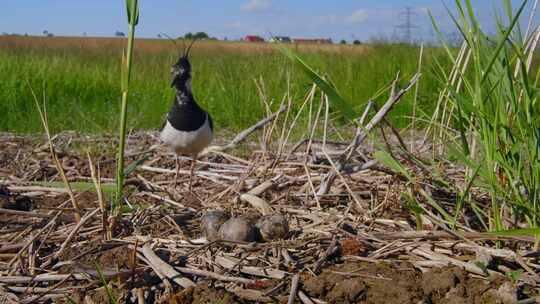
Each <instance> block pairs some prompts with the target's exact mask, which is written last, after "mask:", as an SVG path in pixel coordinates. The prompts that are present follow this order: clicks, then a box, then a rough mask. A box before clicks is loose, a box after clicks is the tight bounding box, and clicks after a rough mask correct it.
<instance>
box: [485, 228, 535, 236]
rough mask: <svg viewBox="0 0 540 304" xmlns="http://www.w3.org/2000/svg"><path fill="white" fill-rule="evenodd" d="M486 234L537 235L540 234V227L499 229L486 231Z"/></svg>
mask: <svg viewBox="0 0 540 304" xmlns="http://www.w3.org/2000/svg"><path fill="white" fill-rule="evenodd" d="M486 234H488V235H494V236H537V235H540V227H536V228H524V229H512V230H498V231H491V232H486Z"/></svg>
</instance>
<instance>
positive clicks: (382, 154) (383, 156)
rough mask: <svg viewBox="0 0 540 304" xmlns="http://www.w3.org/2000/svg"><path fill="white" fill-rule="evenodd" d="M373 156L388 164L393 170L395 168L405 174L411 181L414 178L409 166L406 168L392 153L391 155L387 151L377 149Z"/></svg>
mask: <svg viewBox="0 0 540 304" xmlns="http://www.w3.org/2000/svg"><path fill="white" fill-rule="evenodd" d="M373 156H374V157H375V159H376V160H378V161H379V162H380V163H381V164H383V165H385V166H387V167H388V168H390V169H392V170H394V171H396V172H398V173H401V174H402V175H403V176H405V177H407V179H408V180H409V181H411V180H412V177H411V174H410V173H409V171H408V170H407V168H405V166H403V165H402V164H400V163H399V162H398V161H397V160H395V159H394V158H393V157H392V155H390V154H389V153H388V152H386V151H377V152H375V154H374V155H373Z"/></svg>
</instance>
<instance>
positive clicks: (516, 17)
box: [481, 1, 527, 84]
mask: <svg viewBox="0 0 540 304" xmlns="http://www.w3.org/2000/svg"><path fill="white" fill-rule="evenodd" d="M526 5H527V1H523V3H522V4H521V6H520V8H519V10H518V11H517V12H516V14H515V15H514V19H513V20H512V22H511V23H510V25H509V26H508V28H507V29H506V31H505V33H504V37H503V38H502V39H500V41H499V43H498V45H497V48H495V51H494V52H493V55H492V57H491V59H490V61H489V64H488V65H487V67H486V69H485V70H484V75H483V76H482V81H481V83H482V84H483V83H484V82H485V81H486V80H487V78H488V76H489V75H490V72H491V69H492V68H493V66H494V65H495V62H496V61H497V58H498V57H499V54H500V52H501V51H502V49H503V47H504V46H505V45H506V42H507V40H508V38H509V37H510V35H511V34H512V30H513V29H514V27H515V26H516V25H517V24H518V21H519V17H520V16H521V13H522V12H523V9H525V6H526Z"/></svg>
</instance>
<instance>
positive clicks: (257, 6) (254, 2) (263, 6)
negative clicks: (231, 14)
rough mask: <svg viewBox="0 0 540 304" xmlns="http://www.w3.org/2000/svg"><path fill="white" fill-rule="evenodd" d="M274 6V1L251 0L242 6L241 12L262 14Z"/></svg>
mask: <svg viewBox="0 0 540 304" xmlns="http://www.w3.org/2000/svg"><path fill="white" fill-rule="evenodd" d="M270 6H272V0H249V1H248V2H247V3H246V4H244V5H242V7H241V10H242V11H244V12H261V11H266V10H268V9H269V8H270Z"/></svg>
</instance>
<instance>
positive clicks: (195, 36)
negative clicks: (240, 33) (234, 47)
mask: <svg viewBox="0 0 540 304" xmlns="http://www.w3.org/2000/svg"><path fill="white" fill-rule="evenodd" d="M178 39H186V40H193V39H197V40H208V39H209V40H217V38H214V37H210V36H209V35H208V34H207V33H205V32H197V33H191V32H188V33H186V34H185V35H184V36H180V37H178Z"/></svg>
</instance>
